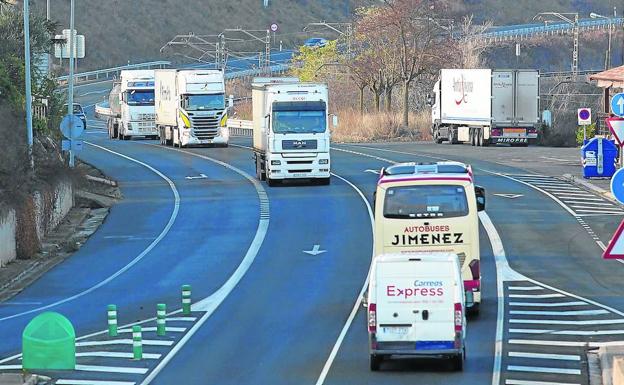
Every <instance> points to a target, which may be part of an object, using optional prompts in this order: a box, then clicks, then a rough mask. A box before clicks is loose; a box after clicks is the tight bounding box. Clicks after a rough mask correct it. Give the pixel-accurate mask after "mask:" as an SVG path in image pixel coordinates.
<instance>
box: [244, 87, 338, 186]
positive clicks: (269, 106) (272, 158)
mask: <svg viewBox="0 0 624 385" xmlns="http://www.w3.org/2000/svg"><path fill="white" fill-rule="evenodd" d="M327 97H328V92H327V85H326V84H321V83H301V82H299V81H298V79H296V78H256V79H254V82H253V84H252V101H253V147H254V160H255V163H256V175H257V177H258V179H260V180H265V179H266V181H267V183H268V184H269V186H273V185H274V184H276V183H277V182H279V181H282V180H286V179H315V180H318V181H320V183H321V184H329V183H330V157H329V140H330V133H329V115H328V112H327V109H328V99H327ZM333 124H334V125H336V124H337V118H335V117H334V119H333Z"/></svg>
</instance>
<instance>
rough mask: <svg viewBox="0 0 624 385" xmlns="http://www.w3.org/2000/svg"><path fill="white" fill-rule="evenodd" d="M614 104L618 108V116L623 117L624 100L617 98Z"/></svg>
mask: <svg viewBox="0 0 624 385" xmlns="http://www.w3.org/2000/svg"><path fill="white" fill-rule="evenodd" d="M616 104H617V105H618V107H620V113H619V114H618V115H624V98H619V99H618V101H617V103H616Z"/></svg>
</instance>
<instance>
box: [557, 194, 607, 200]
mask: <svg viewBox="0 0 624 385" xmlns="http://www.w3.org/2000/svg"><path fill="white" fill-rule="evenodd" d="M557 197H559V198H561V199H563V200H569V199H582V200H584V201H592V202H604V200H603V199H600V198H589V197H586V196H585V195H581V194H557Z"/></svg>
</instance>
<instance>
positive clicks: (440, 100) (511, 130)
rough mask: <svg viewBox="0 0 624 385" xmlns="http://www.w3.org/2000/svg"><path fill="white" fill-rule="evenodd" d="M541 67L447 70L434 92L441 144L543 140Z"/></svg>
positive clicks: (436, 137)
mask: <svg viewBox="0 0 624 385" xmlns="http://www.w3.org/2000/svg"><path fill="white" fill-rule="evenodd" d="M539 78H540V76H539V72H538V71H536V70H491V69H443V70H441V71H440V76H439V79H438V81H437V82H436V83H435V86H434V88H433V93H432V94H431V95H430V96H429V100H428V101H429V104H430V105H431V120H432V125H431V135H432V137H433V140H434V141H435V142H436V143H442V141H445V140H446V141H448V142H450V143H451V144H455V143H459V142H465V143H467V142H470V144H472V145H473V146H487V145H489V144H497V143H507V144H510V145H521V146H527V145H528V144H529V143H532V142H534V141H536V140H537V129H538V126H539V124H540V118H539Z"/></svg>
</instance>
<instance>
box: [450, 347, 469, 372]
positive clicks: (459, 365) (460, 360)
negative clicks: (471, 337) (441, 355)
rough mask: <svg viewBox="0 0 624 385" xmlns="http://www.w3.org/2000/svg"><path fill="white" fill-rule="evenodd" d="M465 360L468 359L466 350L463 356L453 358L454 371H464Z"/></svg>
mask: <svg viewBox="0 0 624 385" xmlns="http://www.w3.org/2000/svg"><path fill="white" fill-rule="evenodd" d="M465 358H466V350H465V348H464V350H463V351H462V353H461V354H458V355H456V356H453V357H452V358H451V364H452V366H453V370H455V371H458V372H461V371H463V370H464V360H465Z"/></svg>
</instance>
